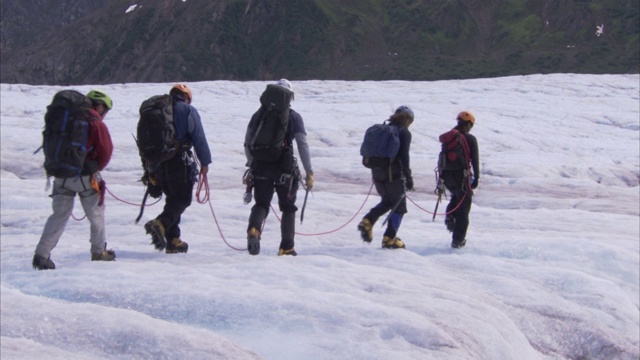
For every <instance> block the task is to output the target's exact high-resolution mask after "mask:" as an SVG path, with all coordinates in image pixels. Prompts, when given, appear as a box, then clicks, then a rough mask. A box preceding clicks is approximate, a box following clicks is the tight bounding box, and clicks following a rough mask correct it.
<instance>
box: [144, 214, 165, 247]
mask: <svg viewBox="0 0 640 360" xmlns="http://www.w3.org/2000/svg"><path fill="white" fill-rule="evenodd" d="M144 229H145V230H146V231H147V234H151V243H152V244H153V246H155V248H156V250H159V251H162V250H164V248H166V247H167V239H166V238H165V235H164V226H163V225H162V222H160V220H158V219H153V220H151V221H149V222H147V223H146V224H144Z"/></svg>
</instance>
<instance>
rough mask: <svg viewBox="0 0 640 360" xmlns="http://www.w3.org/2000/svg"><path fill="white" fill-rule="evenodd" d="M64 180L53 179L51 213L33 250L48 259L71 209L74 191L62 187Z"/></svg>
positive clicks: (37, 254)
mask: <svg viewBox="0 0 640 360" xmlns="http://www.w3.org/2000/svg"><path fill="white" fill-rule="evenodd" d="M66 180H67V179H64V178H56V179H55V180H54V181H53V190H52V192H51V198H52V202H51V208H52V209H53V214H51V215H50V216H49V218H48V219H47V222H46V223H45V225H44V229H43V230H42V235H41V236H40V241H39V242H38V245H37V246H36V250H35V255H36V256H39V257H41V258H43V259H49V257H50V256H51V251H52V250H53V249H54V248H55V247H56V245H57V244H58V241H59V240H60V237H61V236H62V233H63V232H64V228H65V226H66V224H67V221H68V220H69V216H70V215H71V211H72V210H73V201H74V198H75V195H76V193H75V192H74V191H72V190H69V189H66V188H65V187H64V183H65V182H66Z"/></svg>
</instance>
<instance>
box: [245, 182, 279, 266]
mask: <svg viewBox="0 0 640 360" xmlns="http://www.w3.org/2000/svg"><path fill="white" fill-rule="evenodd" d="M274 187H275V184H274V182H273V180H272V179H271V178H270V177H268V176H261V175H260V174H257V175H256V174H255V173H254V178H253V195H254V196H253V197H254V200H255V204H254V205H253V206H252V207H251V214H250V215H249V224H248V226H247V250H248V251H249V254H251V255H258V254H260V238H261V235H262V225H263V224H264V220H265V219H266V218H267V215H269V207H270V205H271V199H273V190H274Z"/></svg>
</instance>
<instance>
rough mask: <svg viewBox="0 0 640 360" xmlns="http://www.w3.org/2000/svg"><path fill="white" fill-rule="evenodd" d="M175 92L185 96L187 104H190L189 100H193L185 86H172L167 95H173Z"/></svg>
mask: <svg viewBox="0 0 640 360" xmlns="http://www.w3.org/2000/svg"><path fill="white" fill-rule="evenodd" d="M175 91H179V92H181V93H183V94H185V95H186V99H185V100H186V101H187V103H189V104H191V100H192V99H193V95H192V94H191V89H189V88H188V87H187V85H185V84H175V85H173V87H172V88H171V91H169V94H173V93H175Z"/></svg>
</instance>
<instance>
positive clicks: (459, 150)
mask: <svg viewBox="0 0 640 360" xmlns="http://www.w3.org/2000/svg"><path fill="white" fill-rule="evenodd" d="M439 139H440V142H441V143H442V150H441V151H440V156H439V157H438V170H439V172H440V173H442V171H443V170H468V169H469V161H470V156H469V153H470V151H469V144H467V138H466V137H465V136H464V134H462V133H461V132H460V131H458V130H457V129H451V130H449V131H447V132H446V133H444V134H442V135H440V138H439Z"/></svg>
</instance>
